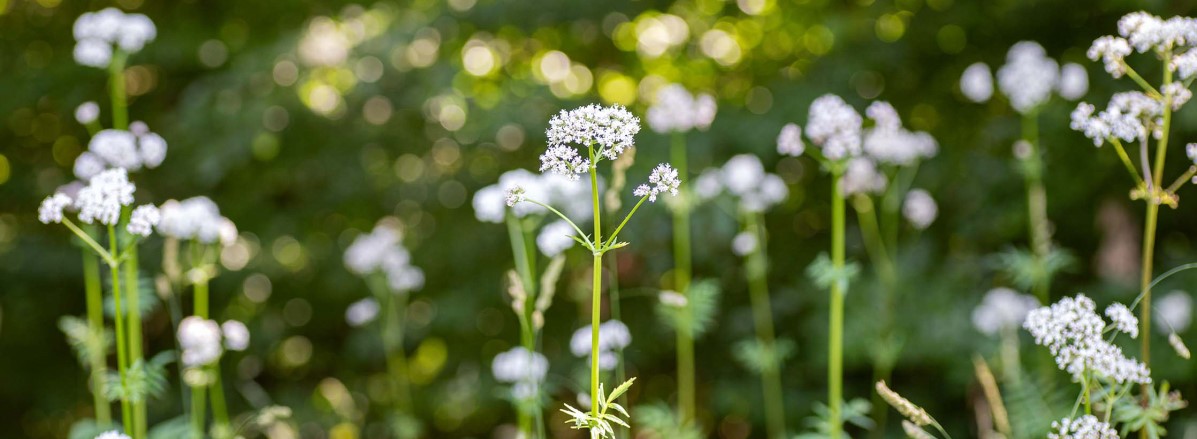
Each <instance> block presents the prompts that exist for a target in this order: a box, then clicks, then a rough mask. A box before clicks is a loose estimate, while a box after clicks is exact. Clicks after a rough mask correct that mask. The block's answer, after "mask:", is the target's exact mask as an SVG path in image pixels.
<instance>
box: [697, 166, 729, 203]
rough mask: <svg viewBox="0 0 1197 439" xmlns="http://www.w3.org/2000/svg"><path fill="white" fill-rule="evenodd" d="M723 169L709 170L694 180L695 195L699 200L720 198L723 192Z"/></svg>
mask: <svg viewBox="0 0 1197 439" xmlns="http://www.w3.org/2000/svg"><path fill="white" fill-rule="evenodd" d="M722 171H723V169H721V168H709V169H706V170H704V171H702V173H701V174H698V178H696V179H694V185H693V188H694V195H695V196H697V197H698V199H699V200H703V201H706V200H711V199H713V198H715V197H718V196H719V194H720V193H722V192H723V181H722V180H721V179H722V177H723V172H722Z"/></svg>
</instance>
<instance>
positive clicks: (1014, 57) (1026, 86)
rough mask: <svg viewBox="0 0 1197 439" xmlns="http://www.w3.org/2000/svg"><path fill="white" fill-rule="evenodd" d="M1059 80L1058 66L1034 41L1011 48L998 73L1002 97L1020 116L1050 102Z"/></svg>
mask: <svg viewBox="0 0 1197 439" xmlns="http://www.w3.org/2000/svg"><path fill="white" fill-rule="evenodd" d="M1059 76H1060V67H1059V65H1058V64H1056V61H1055V60H1053V59H1051V58H1048V57H1047V56H1046V53H1045V52H1044V50H1043V46H1040V45H1039V43H1036V42H1034V41H1021V42H1019V43H1017V44H1015V45H1014V46H1012V47H1010V51H1009V52H1007V54H1006V64H1005V65H1003V66H1002V68H1000V69H998V72H997V79H998V87H999V88H1000V89H1001V90H1002V94H1004V95H1006V98H1008V99H1009V100H1010V106H1011V107H1014V110H1015V111H1018V112H1019V113H1023V114H1026V113H1028V112H1030V111H1031V110H1034V109H1035V108H1037V107H1039V106H1040V105H1042V104H1043V103H1044V102H1047V100H1048V99H1049V98H1051V93H1052V91H1053V90H1055V89H1056V82H1057V81H1058V80H1059Z"/></svg>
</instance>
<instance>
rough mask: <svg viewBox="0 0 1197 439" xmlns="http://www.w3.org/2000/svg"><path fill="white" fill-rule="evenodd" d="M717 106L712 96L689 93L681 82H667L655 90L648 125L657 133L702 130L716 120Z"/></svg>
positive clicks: (649, 110) (647, 116)
mask: <svg viewBox="0 0 1197 439" xmlns="http://www.w3.org/2000/svg"><path fill="white" fill-rule="evenodd" d="M716 109H717V105H716V103H715V98H714V97H712V96H711V95H707V94H702V95H699V96H697V97H696V96H694V95H691V94H690V92H689V91H686V88H685V87H683V86H682V85H681V84H669V85H666V86H663V87H661V88H660V89H658V90H657V96H656V100H655V102H654V103H653V105H652V106H651V107H649V108H648V113H647V114H646V119H647V121H648V126H649V128H652V130H653V131H656V132H658V133H669V132H686V131H690V130H693V129H696V128H697V129H701V130H705V129H707V128H708V127H710V126H711V122H712V121H713V120H714V119H715V112H716Z"/></svg>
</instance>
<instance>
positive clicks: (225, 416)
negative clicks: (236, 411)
mask: <svg viewBox="0 0 1197 439" xmlns="http://www.w3.org/2000/svg"><path fill="white" fill-rule="evenodd" d="M211 367H212V420H213V421H216V428H215V429H214V431H216V432H218V433H219V434H218V435H216V436H217V439H228V438H229V437H230V434H231V433H232V431H231V430H230V429H229V428H230V427H229V409H228V404H226V403H225V399H224V383H223V382H222V381H223V380H222V379H221V378H220V363H219V362H218V363H216V364H213V365H212V366H211Z"/></svg>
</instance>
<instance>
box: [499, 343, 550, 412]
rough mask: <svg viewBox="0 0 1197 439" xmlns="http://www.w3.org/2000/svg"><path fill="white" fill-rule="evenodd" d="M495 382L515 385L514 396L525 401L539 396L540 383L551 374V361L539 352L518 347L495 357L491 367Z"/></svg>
mask: <svg viewBox="0 0 1197 439" xmlns="http://www.w3.org/2000/svg"><path fill="white" fill-rule="evenodd" d="M490 370H491V373H492V374H494V376H495V381H498V382H500V383H509V384H514V386H513V387H512V391H511V393H512V396H514V397H515V399H517V400H525V399H530V398H533V397H535V396H536V395H537V394H538V389H539V388H540V383H543V382H544V378H545V375H547V374H548V372H549V360H548V359H547V358H545V356H544V355H541V354H540V353H539V352H533V351H529V350H527V349H525V348H524V347H523V346H517V347H514V348H511V349H510V350H508V351H506V352H503V353H501V354H499V355H496V356H495V359H494V361H492V362H491V365H490Z"/></svg>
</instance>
